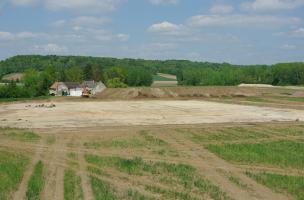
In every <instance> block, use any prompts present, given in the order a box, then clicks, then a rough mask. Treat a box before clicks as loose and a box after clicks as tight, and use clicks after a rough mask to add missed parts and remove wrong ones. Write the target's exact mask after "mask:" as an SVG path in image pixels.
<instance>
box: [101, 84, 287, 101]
mask: <svg viewBox="0 0 304 200" xmlns="http://www.w3.org/2000/svg"><path fill="white" fill-rule="evenodd" d="M270 90H271V91H270ZM273 90H275V94H276V95H281V94H283V93H284V91H282V89H274V88H240V87H168V88H123V89H106V90H105V91H104V92H102V93H99V94H97V95H96V96H95V97H96V98H98V99H145V98H147V99H155V98H157V99H166V98H169V99H172V98H175V99H195V98H223V97H227V98H229V97H239V98H244V97H252V96H265V95H267V94H274V91H273Z"/></svg>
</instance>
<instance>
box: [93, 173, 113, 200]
mask: <svg viewBox="0 0 304 200" xmlns="http://www.w3.org/2000/svg"><path fill="white" fill-rule="evenodd" d="M91 186H92V191H93V195H94V197H95V199H96V200H116V199H117V197H116V196H115V190H114V189H113V188H111V186H110V184H109V183H107V182H105V181H102V180H100V179H98V178H95V177H91Z"/></svg>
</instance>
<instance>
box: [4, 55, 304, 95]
mask: <svg viewBox="0 0 304 200" xmlns="http://www.w3.org/2000/svg"><path fill="white" fill-rule="evenodd" d="M157 72H160V73H168V74H175V75H177V78H178V83H179V85H192V86H200V85H201V86H207V85H222V86H225V85H227V86H228V85H238V84H241V83H251V84H273V85H304V63H284V64H276V65H231V64H228V63H209V62H192V61H187V60H167V61H159V60H143V59H115V58H99V57H83V56H38V55H30V56H15V57H12V58H9V59H6V60H4V61H1V62H0V79H1V77H2V76H4V75H6V74H10V73H25V76H24V78H23V80H21V83H23V84H24V88H22V87H17V85H16V84H9V86H8V85H5V86H2V87H1V88H0V90H1V91H0V93H1V94H0V96H1V95H2V96H3V93H5V92H3V91H6V90H9V91H14V90H15V91H17V90H22V89H25V90H26V91H24V92H23V91H19V92H18V91H17V92H15V93H18V94H22V95H23V96H26V95H27V96H39V95H45V94H47V92H48V88H49V86H50V85H51V84H52V83H53V82H54V81H63V82H82V81H83V80H95V81H103V82H104V83H105V84H106V85H107V86H108V87H114V88H115V87H128V86H132V87H134V86H150V85H151V84H152V82H153V74H156V73H157ZM8 87H10V89H8ZM16 87H17V88H18V89H16ZM12 88H15V89H12ZM6 93H7V92H6ZM13 93H14V92H12V94H13ZM10 96H16V95H10Z"/></svg>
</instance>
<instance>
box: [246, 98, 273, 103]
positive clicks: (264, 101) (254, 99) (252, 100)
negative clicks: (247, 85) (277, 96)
mask: <svg viewBox="0 0 304 200" xmlns="http://www.w3.org/2000/svg"><path fill="white" fill-rule="evenodd" d="M246 101H250V102H255V103H273V101H270V100H268V99H263V98H260V97H248V98H246Z"/></svg>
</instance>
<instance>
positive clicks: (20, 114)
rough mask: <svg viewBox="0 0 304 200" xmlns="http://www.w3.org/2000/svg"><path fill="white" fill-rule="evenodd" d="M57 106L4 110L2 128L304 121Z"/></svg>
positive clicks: (167, 106) (216, 106)
mask: <svg viewBox="0 0 304 200" xmlns="http://www.w3.org/2000/svg"><path fill="white" fill-rule="evenodd" d="M55 104H56V106H55V107H52V108H49V107H36V106H34V104H33V105H32V106H31V107H28V104H26V103H19V104H18V103H17V104H9V105H2V106H0V113H1V115H0V121H1V124H0V126H2V127H7V126H9V127H19V128H50V129H52V128H64V127H71V128H73V127H74V128H75V127H95V126H125V125H164V124H202V123H229V122H273V121H304V110H296V109H279V108H266V107H265V108H264V107H258V106H246V105H234V104H224V103H217V102H208V101H198V100H189V101H168V100H167V101H162V100H154V101H152V100H151V101H148V100H146V101H111V102H107V101H106V102H102V101H95V102H94V101H88V102H86V101H83V102H82V101H80V102H56V103H55Z"/></svg>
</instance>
